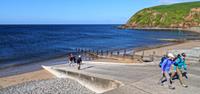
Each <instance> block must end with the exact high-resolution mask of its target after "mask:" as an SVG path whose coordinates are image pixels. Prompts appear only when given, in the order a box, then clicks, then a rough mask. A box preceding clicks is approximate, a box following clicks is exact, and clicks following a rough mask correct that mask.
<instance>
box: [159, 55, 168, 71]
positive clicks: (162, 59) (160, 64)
mask: <svg viewBox="0 0 200 94" xmlns="http://www.w3.org/2000/svg"><path fill="white" fill-rule="evenodd" d="M165 59H167V57H165V56H163V57H162V58H161V60H160V63H159V67H160V68H161V66H162V63H163V61H164V60H165Z"/></svg>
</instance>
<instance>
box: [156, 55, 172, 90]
mask: <svg viewBox="0 0 200 94" xmlns="http://www.w3.org/2000/svg"><path fill="white" fill-rule="evenodd" d="M174 59H175V57H174V55H173V54H172V53H169V54H168V58H167V59H165V60H164V61H163V63H162V65H161V69H162V74H164V75H165V78H166V80H167V83H168V87H169V89H175V87H174V86H172V81H171V77H170V75H169V74H170V69H171V65H173V64H174ZM160 82H161V83H163V81H162V79H161V80H160Z"/></svg>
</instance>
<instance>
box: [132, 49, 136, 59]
mask: <svg viewBox="0 0 200 94" xmlns="http://www.w3.org/2000/svg"><path fill="white" fill-rule="evenodd" d="M134 56H135V51H134V50H133V56H132V59H134Z"/></svg>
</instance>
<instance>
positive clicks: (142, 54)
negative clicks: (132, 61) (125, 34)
mask: <svg viewBox="0 0 200 94" xmlns="http://www.w3.org/2000/svg"><path fill="white" fill-rule="evenodd" d="M143 57H144V50H143V51H142V56H141V58H143Z"/></svg>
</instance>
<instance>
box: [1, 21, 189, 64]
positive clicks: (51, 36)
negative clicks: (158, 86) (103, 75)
mask: <svg viewBox="0 0 200 94" xmlns="http://www.w3.org/2000/svg"><path fill="white" fill-rule="evenodd" d="M117 26H119V25H1V26H0V67H5V66H9V65H13V64H20V63H29V62H32V61H34V60H37V59H45V58H53V57H56V56H61V55H64V54H66V53H68V52H71V51H74V49H75V48H87V49H101V50H112V49H120V48H135V47H143V46H147V45H155V44H163V43H166V42H164V41H160V40H159V39H162V38H164V39H165V38H173V39H179V38H185V37H189V36H191V35H192V33H188V32H185V33H181V34H180V32H178V31H176V32H163V31H156V32H155V31H137V30H120V29H117V28H116V27H117Z"/></svg>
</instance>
